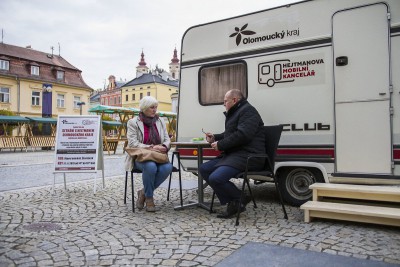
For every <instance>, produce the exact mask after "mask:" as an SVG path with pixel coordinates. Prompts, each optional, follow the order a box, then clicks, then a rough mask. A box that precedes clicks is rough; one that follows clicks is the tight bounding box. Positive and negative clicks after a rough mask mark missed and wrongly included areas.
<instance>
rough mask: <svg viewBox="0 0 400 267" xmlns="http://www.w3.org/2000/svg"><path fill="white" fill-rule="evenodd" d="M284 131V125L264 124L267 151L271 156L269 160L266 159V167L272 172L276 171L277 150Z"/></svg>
mask: <svg viewBox="0 0 400 267" xmlns="http://www.w3.org/2000/svg"><path fill="white" fill-rule="evenodd" d="M282 131H283V125H271V126H264V135H265V153H266V154H267V155H268V158H269V162H268V160H266V161H265V169H266V170H269V171H271V172H273V171H274V167H275V157H276V150H277V149H278V145H279V140H280V139H281V134H282Z"/></svg>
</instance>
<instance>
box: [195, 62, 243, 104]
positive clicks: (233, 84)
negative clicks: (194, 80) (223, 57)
mask: <svg viewBox="0 0 400 267" xmlns="http://www.w3.org/2000/svg"><path fill="white" fill-rule="evenodd" d="M199 77H200V86H199V90H200V94H199V95H200V104H201V105H222V104H223V103H224V96H225V93H226V92H227V91H229V90H230V89H232V88H236V89H239V90H240V91H242V92H243V95H244V96H245V97H246V98H247V66H246V63H244V62H235V63H228V64H224V65H219V66H215V65H214V66H209V67H207V66H206V67H203V68H201V69H200V75H199Z"/></svg>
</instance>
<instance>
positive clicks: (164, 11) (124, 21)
mask: <svg viewBox="0 0 400 267" xmlns="http://www.w3.org/2000/svg"><path fill="white" fill-rule="evenodd" d="M292 2H298V0H196V1H195V0H169V1H167V0H143V1H138V0H114V1H111V0H0V10H1V13H2V14H3V16H0V17H1V18H0V26H1V28H2V29H3V42H4V43H6V44H12V45H16V46H21V47H26V46H28V45H31V46H32V48H33V49H35V50H38V51H42V52H46V53H51V48H50V47H52V46H53V47H54V54H56V55H58V54H59V47H60V54H61V56H62V57H63V58H64V59H66V60H67V61H68V62H69V63H71V64H72V65H74V66H75V67H76V68H78V69H80V70H82V76H83V79H84V80H85V82H86V83H87V84H88V85H89V86H90V87H92V88H93V89H98V88H103V87H104V84H105V83H106V84H108V80H107V82H106V79H107V78H108V76H109V75H111V74H112V75H114V76H115V77H116V78H117V80H120V79H122V80H126V81H129V80H131V79H133V78H135V75H136V66H137V65H138V63H139V61H140V54H141V52H142V49H143V52H144V54H145V60H146V63H147V66H148V67H151V68H154V67H155V66H156V65H157V64H158V66H159V67H161V68H163V69H165V70H167V71H168V64H169V63H170V62H171V59H172V56H173V50H174V48H175V47H176V48H177V50H178V57H179V59H180V52H181V51H180V50H181V49H180V46H181V39H182V36H183V34H184V32H185V31H186V30H187V29H188V28H189V27H191V26H194V25H198V24H202V23H207V22H211V21H215V20H220V19H224V18H228V17H233V16H237V15H241V14H245V13H250V12H254V11H258V10H262V9H268V8H271V7H276V6H281V5H285V4H287V3H292ZM4 14H7V15H4Z"/></svg>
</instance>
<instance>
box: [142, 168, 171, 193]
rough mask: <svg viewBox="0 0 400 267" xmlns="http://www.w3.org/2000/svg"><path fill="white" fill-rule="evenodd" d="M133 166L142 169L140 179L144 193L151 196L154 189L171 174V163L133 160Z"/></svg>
mask: <svg viewBox="0 0 400 267" xmlns="http://www.w3.org/2000/svg"><path fill="white" fill-rule="evenodd" d="M135 168H136V169H138V170H141V171H142V181H143V187H144V195H145V196H146V197H153V192H154V190H156V189H157V188H158V187H159V186H160V185H161V184H162V183H163V182H164V181H165V180H166V179H167V177H168V176H169V175H170V174H171V172H172V164H171V163H169V162H168V163H161V164H159V163H155V162H154V161H144V162H137V161H135Z"/></svg>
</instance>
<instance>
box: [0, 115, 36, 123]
mask: <svg viewBox="0 0 400 267" xmlns="http://www.w3.org/2000/svg"><path fill="white" fill-rule="evenodd" d="M27 122H29V120H28V119H27V118H25V117H21V116H3V115H0V123H27Z"/></svg>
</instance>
